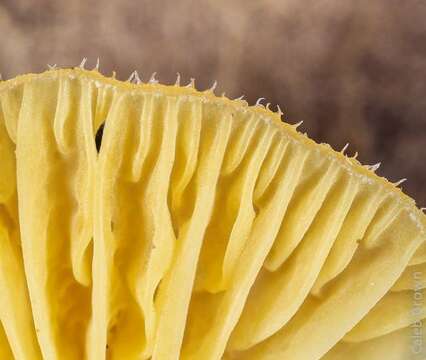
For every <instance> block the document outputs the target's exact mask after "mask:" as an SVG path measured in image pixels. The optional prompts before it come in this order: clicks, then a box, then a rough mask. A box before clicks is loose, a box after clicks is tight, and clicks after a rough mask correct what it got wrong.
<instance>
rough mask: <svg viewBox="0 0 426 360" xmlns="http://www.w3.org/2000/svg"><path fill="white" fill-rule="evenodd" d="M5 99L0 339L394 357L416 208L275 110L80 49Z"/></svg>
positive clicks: (63, 349) (405, 322) (214, 354)
mask: <svg viewBox="0 0 426 360" xmlns="http://www.w3.org/2000/svg"><path fill="white" fill-rule="evenodd" d="M0 104H1V108H0V110H1V111H0V156H1V161H0V174H1V177H0V305H1V307H0V359H9V358H13V357H14V358H16V359H24V360H27V359H28V360H33V359H34V360H37V359H43V358H44V359H49V360H50V359H52V360H56V359H58V360H68V359H89V360H92V359H93V360H98V359H119V360H122V359H125V360H127V359H129V360H131V359H150V358H151V359H156V360H157V359H158V360H170V359H195V360H197V359H200V360H201V359H202V360H204V359H205V360H215V359H221V358H225V359H228V358H229V359H291V360H293V359H297V360H316V359H320V358H322V357H323V356H325V357H324V359H330V360H331V359H339V356H344V355H341V354H343V353H345V352H348V351H349V350H348V349H350V352H351V354H352V355H351V356H353V357H351V358H349V357H348V359H358V358H360V357H356V356H358V355H357V354H356V353H357V352H358V353H359V354H368V351H372V350H371V348H372V347H373V346H372V345H370V344H373V342H374V344H381V345H380V351H379V350H378V351H377V352H376V353H377V354H381V355H383V357H382V358H386V359H387V358H388V357H387V356H388V355H389V356H391V355H392V356H393V353H392V354H391V353H390V352H389V354H388V353H387V352H386V351H388V350H386V346H384V345H383V344H386V343H387V342H388V341H390V340H388V339H394V338H395V339H400V337H401V336H402V335H400V334H402V333H403V332H404V331H407V330H406V329H408V328H409V325H410V324H412V323H413V322H415V321H417V320H420V319H422V318H423V317H425V314H424V309H423V308H422V309H421V310H419V313H418V314H417V316H414V317H409V316H407V315H406V312H407V311H409V309H408V308H409V307H410V301H409V300H410V298H411V297H412V296H413V294H414V293H418V292H419V291H420V292H421V293H422V294H423V292H424V291H423V290H422V289H423V288H424V286H423V284H424V283H425V279H426V273H424V274H423V272H424V270H425V271H426V268H425V263H426V258H425V253H426V252H425V250H424V243H425V240H426V238H425V230H424V227H425V222H426V221H425V217H424V215H423V214H422V213H421V212H420V211H419V210H418V209H416V207H415V206H414V204H413V202H412V201H411V200H410V199H409V198H408V197H406V196H405V195H403V194H402V193H401V192H400V191H399V190H398V189H396V188H394V187H393V186H392V185H391V184H389V183H387V182H386V180H383V179H380V178H378V177H377V176H375V175H374V174H372V173H371V172H369V171H367V170H365V169H364V168H362V167H361V166H360V165H359V164H358V163H357V162H356V161H355V160H353V159H348V158H346V157H345V156H344V155H342V154H338V153H335V152H333V151H332V150H330V149H329V148H327V147H326V146H322V145H316V144H314V143H313V142H311V141H310V140H308V139H307V138H305V137H304V136H302V135H300V134H298V133H297V132H296V131H295V130H294V129H293V128H292V127H291V126H289V125H287V124H284V123H282V124H281V123H279V118H278V116H277V114H274V113H271V112H269V111H267V110H265V109H261V108H260V107H256V108H248V107H247V106H246V105H245V103H244V102H241V101H230V100H227V99H221V98H216V97H214V96H213V95H212V94H211V93H209V92H206V93H199V92H197V91H195V90H193V89H188V88H180V87H178V86H170V87H167V86H162V85H145V84H143V85H138V86H136V85H132V84H125V83H120V82H118V81H115V80H111V79H106V78H103V77H102V76H100V75H99V74H98V73H96V72H86V71H82V70H77V69H76V70H60V71H52V72H48V73H45V74H43V75H34V76H28V77H26V78H18V79H17V80H14V81H11V82H6V83H0ZM101 123H105V128H104V134H103V139H102V146H101V149H100V151H99V153H98V152H97V150H96V144H95V134H96V131H97V129H98V128H99V126H100V125H101ZM414 273H416V274H418V273H421V274H423V276H424V277H423V278H422V276H420V275H418V277H419V279H418V280H416V282H415V283H412V282H410V276H411V274H414ZM416 276H417V275H416ZM398 278H399V280H398ZM393 309H397V311H396V313H395V312H394V311H393ZM392 341H393V340H392ZM397 344H398V345H396V344H395V346H394V350H393V351H395V349H396V348H397V349H398V351H400V352H401V353H403V352H404V351H408V350H407V346H408V345H407V344H405V343H403V342H402V341H400V340H398V342H397ZM377 346H379V345H377ZM334 348H335V349H334ZM391 350H392V348H391V347H389V351H391ZM12 353H13V355H12ZM376 353H374V356H376V358H378V356H379V355H376ZM325 354H327V355H325ZM339 354H340V355H339ZM371 356H373V355H371ZM342 359H343V358H342ZM345 359H346V358H345ZM371 359H375V357H371ZM389 359H391V357H389Z"/></svg>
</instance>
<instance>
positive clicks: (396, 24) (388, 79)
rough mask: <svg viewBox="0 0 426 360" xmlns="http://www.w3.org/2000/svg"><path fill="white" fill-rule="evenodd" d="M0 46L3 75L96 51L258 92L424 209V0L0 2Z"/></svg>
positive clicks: (122, 62)
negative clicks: (376, 165) (398, 182)
mask: <svg viewBox="0 0 426 360" xmlns="http://www.w3.org/2000/svg"><path fill="white" fill-rule="evenodd" d="M0 44H1V45H0V72H2V73H3V77H6V78H8V77H13V76H15V75H17V74H19V73H23V72H39V71H42V70H43V69H45V68H46V64H47V63H50V64H53V63H56V64H58V65H59V66H75V65H76V64H78V63H80V61H81V59H82V57H88V59H89V60H88V65H89V66H92V65H94V64H95V62H96V58H97V57H100V59H101V71H102V72H104V73H105V74H110V73H111V71H112V70H116V71H117V74H118V77H119V78H122V79H126V78H127V77H128V76H129V74H130V73H131V72H132V71H133V70H135V69H136V70H138V71H139V73H142V74H143V76H144V79H147V78H149V76H150V74H151V73H152V72H154V71H156V72H157V74H158V75H157V77H158V79H159V80H160V81H161V82H174V80H175V77H176V72H180V73H181V74H182V76H183V79H184V80H186V81H189V79H190V78H191V77H194V78H195V79H196V83H197V87H198V88H201V89H204V88H207V87H209V86H210V85H211V84H212V83H213V81H214V80H217V81H218V83H219V87H218V90H217V91H218V92H219V93H221V92H224V91H225V92H226V94H227V95H229V96H231V97H238V96H240V95H241V94H244V95H246V97H247V98H248V100H249V102H251V103H253V102H255V101H256V99H257V98H259V97H264V98H266V102H271V103H272V104H280V105H281V107H282V108H283V109H284V112H285V117H286V119H287V121H289V122H299V121H301V120H304V124H303V125H302V127H301V128H299V129H301V130H302V131H306V132H308V134H309V135H310V136H311V137H313V138H314V139H315V140H316V141H319V142H329V143H331V144H332V146H333V147H334V148H337V149H340V148H341V147H343V146H344V145H345V143H346V142H349V143H350V144H351V145H350V147H349V153H354V152H355V151H359V153H360V156H359V159H360V160H361V161H362V162H363V163H366V164H374V163H377V162H382V167H381V168H380V169H379V171H378V173H379V174H381V175H384V176H386V177H388V178H389V179H390V180H391V181H396V180H399V179H400V178H403V177H406V178H408V181H407V182H406V183H404V184H403V189H404V191H405V192H407V193H408V194H409V195H411V196H413V197H415V198H416V199H417V202H418V203H419V205H420V206H426V186H425V182H426V161H425V156H426V0H404V1H401V0H358V1H350V0H281V1H280V0H275V1H274V0H259V1H254V0H237V1H226V0H207V1H195V0H183V1H182V0H181V1H164V0H156V1H133V0H120V1H104V2H100V1H96V2H95V1H89V0H72V1H71V0H70V1H56V0H38V1H35V0H33V1H28V0H0Z"/></svg>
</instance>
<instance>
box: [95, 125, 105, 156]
mask: <svg viewBox="0 0 426 360" xmlns="http://www.w3.org/2000/svg"><path fill="white" fill-rule="evenodd" d="M104 127H105V123H102V124H101V126H99V129H98V131H96V136H95V143H96V150H97V151H98V152H99V151H100V150H101V145H102V136H103V135H104Z"/></svg>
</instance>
